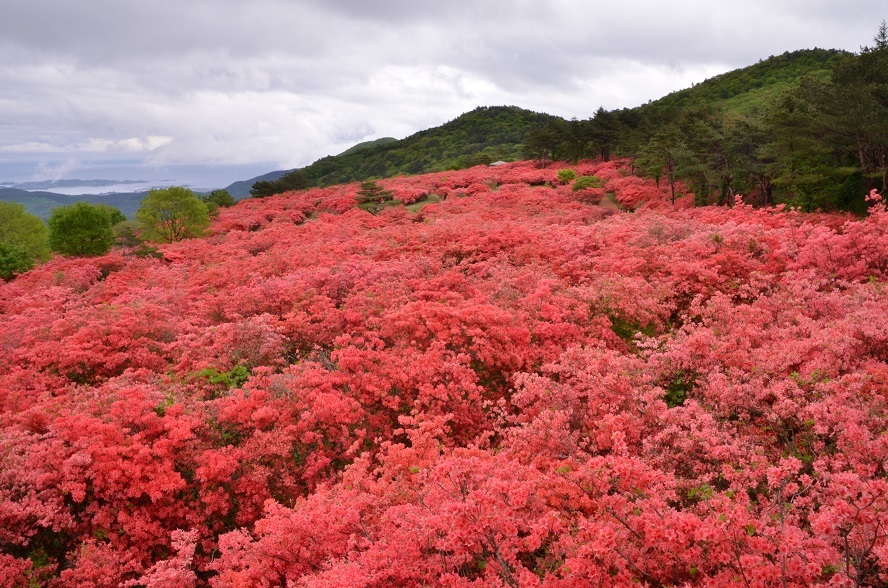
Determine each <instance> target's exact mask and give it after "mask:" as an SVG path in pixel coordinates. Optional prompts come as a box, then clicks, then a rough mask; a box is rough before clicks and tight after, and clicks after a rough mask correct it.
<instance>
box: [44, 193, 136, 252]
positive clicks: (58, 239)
mask: <svg viewBox="0 0 888 588" xmlns="http://www.w3.org/2000/svg"><path fill="white" fill-rule="evenodd" d="M124 220H126V217H124V216H123V213H121V212H120V211H119V210H117V209H116V208H114V207H111V206H107V205H104V204H89V203H87V202H75V203H74V204H69V205H67V206H59V207H57V208H54V209H53V211H52V214H50V216H49V221H48V223H47V224H49V246H50V248H51V249H52V250H53V251H55V252H57V253H61V254H63V255H72V256H92V255H104V254H105V253H107V252H108V251H109V250H110V249H111V246H112V245H114V230H113V228H112V227H113V226H114V224H116V223H119V222H122V221H124Z"/></svg>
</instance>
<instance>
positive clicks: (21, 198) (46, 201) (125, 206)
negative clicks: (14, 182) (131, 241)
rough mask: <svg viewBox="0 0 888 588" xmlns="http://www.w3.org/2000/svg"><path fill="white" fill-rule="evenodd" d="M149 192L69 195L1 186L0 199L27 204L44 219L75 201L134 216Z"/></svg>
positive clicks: (26, 208) (32, 212)
mask: <svg viewBox="0 0 888 588" xmlns="http://www.w3.org/2000/svg"><path fill="white" fill-rule="evenodd" d="M147 194H148V192H118V193H113V194H81V195H78V196H67V195H65V194H56V193H55V192H29V191H27V190H19V189H18V188H0V200H4V201H6V202H19V203H21V204H23V205H24V206H25V210H27V211H28V212H29V213H31V214H33V215H36V216H39V217H40V218H42V219H47V218H49V215H50V213H51V212H52V209H53V208H55V207H56V206H64V205H66V204H73V203H75V202H89V203H90V204H107V205H108V206H113V207H115V208H118V209H120V211H121V212H122V213H123V214H124V215H126V216H127V217H130V218H131V217H132V216H133V215H134V214H135V212H136V210H138V209H139V205H140V204H141V202H142V199H143V198H145V196H146V195H147Z"/></svg>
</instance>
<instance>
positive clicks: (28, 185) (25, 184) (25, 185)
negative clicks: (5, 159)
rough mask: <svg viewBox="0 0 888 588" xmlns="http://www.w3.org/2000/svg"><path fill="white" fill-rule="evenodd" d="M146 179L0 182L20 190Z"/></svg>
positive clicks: (7, 186) (127, 182)
mask: <svg viewBox="0 0 888 588" xmlns="http://www.w3.org/2000/svg"><path fill="white" fill-rule="evenodd" d="M144 183H146V181H145V180H77V179H71V180H43V181H40V182H21V183H14V182H0V186H2V187H4V188H18V189H19V190H52V189H53V188H101V187H104V186H121V185H124V184H144Z"/></svg>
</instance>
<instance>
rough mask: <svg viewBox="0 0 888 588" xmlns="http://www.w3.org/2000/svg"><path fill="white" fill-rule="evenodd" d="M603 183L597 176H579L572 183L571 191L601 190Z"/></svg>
mask: <svg viewBox="0 0 888 588" xmlns="http://www.w3.org/2000/svg"><path fill="white" fill-rule="evenodd" d="M603 185H604V183H603V182H602V181H601V178H599V177H598V176H580V177H578V178H577V179H576V181H575V182H574V183H573V191H574V192H579V191H580V190H585V189H586V188H601V187H602V186H603Z"/></svg>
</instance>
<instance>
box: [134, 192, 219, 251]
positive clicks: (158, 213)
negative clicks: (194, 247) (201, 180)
mask: <svg viewBox="0 0 888 588" xmlns="http://www.w3.org/2000/svg"><path fill="white" fill-rule="evenodd" d="M136 220H138V221H139V223H140V225H141V227H142V237H143V238H144V239H147V240H149V241H156V242H160V243H174V242H176V241H181V240H182V239H187V238H191V237H199V236H201V235H202V234H203V232H204V230H205V229H206V228H207V227H208V226H209V225H210V216H209V211H208V209H207V205H206V204H204V203H203V202H201V201H200V200H199V199H198V197H197V195H196V194H195V193H194V192H192V191H191V190H189V189H188V188H184V187H182V186H172V187H170V188H164V189H154V190H151V191H150V192H148V196H146V197H145V199H144V200H142V206H141V207H140V208H139V210H137V211H136Z"/></svg>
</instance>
